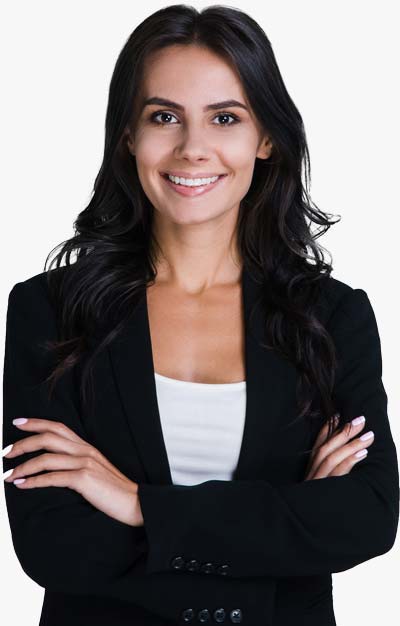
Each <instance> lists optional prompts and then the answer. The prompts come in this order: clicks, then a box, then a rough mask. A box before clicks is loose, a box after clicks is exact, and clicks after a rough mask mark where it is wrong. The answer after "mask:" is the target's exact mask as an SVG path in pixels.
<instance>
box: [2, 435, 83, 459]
mask: <svg viewBox="0 0 400 626" xmlns="http://www.w3.org/2000/svg"><path fill="white" fill-rule="evenodd" d="M90 448H91V446H90V445H89V444H85V443H79V442H78V443H76V442H75V441H72V440H71V439H66V438H64V437H62V436H61V435H60V434H58V433H56V432H51V431H45V432H44V433H40V434H38V435H31V436H30V437H24V439H20V440H19V441H17V442H15V443H14V445H13V447H12V450H10V452H9V453H8V454H7V455H6V456H5V458H7V459H12V458H14V457H17V456H20V455H21V454H27V453H28V452H34V451H35V450H50V451H51V452H64V453H67V454H72V455H78V456H79V455H80V456H84V455H86V456H91V453H90ZM92 456H94V455H92Z"/></svg>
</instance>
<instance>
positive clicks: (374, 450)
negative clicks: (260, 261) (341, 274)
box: [3, 270, 399, 626]
mask: <svg viewBox="0 0 400 626" xmlns="http://www.w3.org/2000/svg"><path fill="white" fill-rule="evenodd" d="M242 287H243V292H242V293H243V304H244V314H245V365H246V380H247V404H246V421H245V429H244V436H243V441H242V445H241V450H240V457H239V461H238V465H237V468H236V471H235V473H234V476H233V480H232V481H220V480H209V481H206V482H204V483H201V484H197V485H194V486H184V485H174V484H172V480H171V473H170V468H169V464H168V458H167V453H166V448H165V443H164V439H163V434H162V428H161V422H160V417H159V413H158V405H157V397H156V387H155V380H154V371H153V355H152V349H151V338H150V332H149V321H148V311H147V298H146V296H144V297H143V298H142V299H141V300H140V302H139V306H138V307H137V308H136V309H135V310H134V312H133V313H132V316H131V318H130V322H129V324H128V325H127V326H126V328H125V330H124V332H123V334H122V335H121V336H120V337H117V338H116V339H115V340H114V341H113V343H112V346H111V347H110V349H107V350H106V351H104V352H103V353H102V354H100V355H99V356H98V358H97V360H96V364H95V370H94V377H93V381H94V389H95V405H94V406H95V410H94V411H93V414H92V415H88V414H87V413H85V411H83V409H82V407H81V406H80V403H79V394H78V389H77V381H78V376H79V371H80V370H79V367H78V368H74V370H73V371H72V373H71V372H69V373H68V374H67V375H65V376H64V377H63V378H62V379H61V380H60V382H59V384H58V386H57V387H56V390H55V394H54V396H53V398H52V400H51V402H50V403H49V402H48V401H47V391H48V387H47V386H46V384H45V383H43V382H42V381H43V380H44V378H45V376H46V374H48V372H49V367H50V365H51V366H52V365H54V363H50V362H49V359H48V357H47V356H45V355H44V354H43V353H42V352H41V350H40V347H39V342H41V341H45V340H46V339H54V338H55V337H56V336H57V326H56V321H55V315H54V311H53V309H52V307H51V305H50V301H49V298H48V291H47V287H46V282H45V274H44V273H42V274H38V275H36V276H33V277H31V278H29V279H28V280H25V281H23V282H19V283H17V284H16V285H15V286H14V287H13V288H12V290H11V292H10V294H9V301H8V311H7V328H6V344H5V361H4V386H3V403H4V418H3V447H4V446H7V445H8V444H10V443H13V442H15V441H17V440H18V439H21V438H22V437H24V436H31V434H32V433H27V432H25V433H24V432H23V431H21V430H20V429H18V428H16V427H15V426H13V424H12V419H13V418H14V417H16V416H27V417H29V416H32V417H34V416H36V417H43V418H47V419H53V420H56V421H63V422H65V423H66V424H67V425H68V426H69V427H70V428H72V429H73V430H74V431H75V432H76V433H78V434H79V436H81V437H82V438H84V439H85V440H87V441H89V442H90V443H92V444H93V445H94V446H95V447H97V448H98V449H99V450H100V451H101V452H102V453H103V454H104V455H105V456H106V457H107V458H108V459H109V460H110V461H111V462H112V463H113V464H114V465H116V466H117V467H118V468H119V469H120V471H122V472H123V473H124V474H125V475H126V476H127V477H128V478H130V479H131V480H134V481H135V482H137V483H138V484H139V492H138V493H139V498H140V502H141V506H142V511H143V517H144V526H143V527H138V528H135V527H132V526H128V525H127V524H124V523H122V522H119V521H116V520H115V519H113V518H111V517H109V516H108V515H106V514H104V513H103V512H101V511H99V510H97V509H96V508H95V507H93V506H92V505H91V504H89V503H88V502H87V501H86V500H85V499H84V498H83V497H82V496H81V495H80V494H78V493H77V492H75V491H73V490H71V489H68V488H59V487H47V488H36V489H31V490H22V489H18V487H16V486H15V485H13V483H12V482H11V483H4V485H5V498H6V505H7V510H8V516H9V523H10V528H11V533H12V540H13V545H14V549H15V552H16V555H17V557H18V559H19V562H20V564H21V566H22V568H23V570H24V571H25V572H26V574H27V575H28V576H29V577H30V578H31V579H33V580H34V581H35V582H36V583H37V584H38V585H40V586H42V587H44V588H45V594H44V603H43V609H42V615H41V620H40V625H41V626H72V625H73V626H133V625H136V624H143V625H146V626H150V625H154V626H157V625H158V626H161V625H167V624H185V623H189V624H199V623H209V624H214V623H216V624H218V623H221V624H239V623H240V624H242V625H243V626H294V624H296V626H329V625H334V624H335V618H334V612H333V607H332V576H331V574H332V573H333V572H341V571H344V570H347V569H349V568H352V567H354V566H356V565H358V564H359V563H362V562H364V561H367V560H368V559H371V558H374V557H376V556H379V555H381V554H384V553H386V552H387V551H389V550H390V549H391V548H392V546H393V544H394V541H395V537H396V532H397V525H398V517H399V474H398V464H397V455H396V448H395V445H394V442H393V439H392V435H391V430H390V425H389V421H388V416H387V396H386V393H385V389H384V387H383V384H382V380H381V373H382V369H381V368H382V364H381V348H380V339H379V334H378V329H377V325H376V320H375V316H374V312H373V309H372V307H371V304H370V301H369V299H368V296H367V294H366V292H365V291H363V290H362V289H353V288H352V287H350V286H349V285H347V284H345V283H343V282H341V281H339V280H336V279H333V278H329V279H328V280H327V281H326V286H325V288H324V295H323V298H321V299H320V301H319V302H318V303H317V305H318V309H317V310H318V311H319V316H320V320H321V321H322V322H323V323H324V325H325V326H326V327H327V328H328V330H329V332H330V333H331V334H332V336H333V338H334V341H335V344H336V346H337V348H338V354H339V358H340V367H339V371H338V373H337V376H336V381H335V389H334V398H335V405H336V407H337V410H338V411H339V412H341V414H342V415H344V416H345V418H346V420H350V419H352V418H353V417H355V416H358V415H360V414H364V415H365V417H366V427H365V431H366V430H369V429H372V430H373V431H374V433H375V441H374V443H373V444H372V446H371V447H370V448H369V454H368V457H367V458H365V459H363V460H362V461H360V462H359V463H357V464H356V465H355V466H354V467H353V469H352V470H351V472H350V473H349V474H347V475H345V476H337V477H329V478H324V479H317V480H310V481H304V477H305V470H306V465H307V461H308V455H307V453H305V451H306V450H308V449H310V448H311V447H312V445H313V442H314V441H315V437H316V435H317V432H318V431H319V430H320V428H321V427H322V423H319V424H316V423H313V425H311V424H310V420H307V419H301V420H297V421H294V418H295V416H296V402H295V386H296V380H297V372H296V369H295V367H294V366H293V365H292V364H290V363H289V361H287V360H285V359H284V358H282V357H281V356H280V355H279V354H278V353H277V352H276V351H271V350H267V349H265V348H263V347H261V345H260V340H261V339H262V338H263V332H264V331H263V325H262V309H261V307H260V306H259V303H258V296H259V285H258V284H257V283H256V282H255V281H254V279H253V278H252V277H251V276H250V274H249V273H248V272H247V271H246V270H244V272H243V275H242ZM251 313H253V314H252V315H251ZM38 454H43V451H41V452H35V453H30V454H27V455H21V456H20V457H17V459H8V460H7V459H6V458H4V459H3V470H4V471H6V470H8V469H10V468H12V467H15V466H16V465H17V464H20V463H22V462H23V461H25V460H27V458H31V457H32V456H35V455H38ZM376 601H377V602H379V599H378V600H376Z"/></svg>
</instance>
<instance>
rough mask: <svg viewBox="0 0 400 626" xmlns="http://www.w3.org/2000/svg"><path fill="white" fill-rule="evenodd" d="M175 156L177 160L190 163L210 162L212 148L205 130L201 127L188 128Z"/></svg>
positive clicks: (180, 138)
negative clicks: (184, 160)
mask: <svg viewBox="0 0 400 626" xmlns="http://www.w3.org/2000/svg"><path fill="white" fill-rule="evenodd" d="M174 156H175V158H176V159H177V160H179V159H186V160H188V161H199V160H202V161H203V160H208V159H209V157H210V146H209V145H208V143H207V140H206V136H205V132H204V129H202V128H200V127H194V126H192V127H191V128H188V127H187V128H186V129H185V130H184V132H183V133H182V135H181V136H180V137H179V140H178V144H177V145H176V146H175V150H174Z"/></svg>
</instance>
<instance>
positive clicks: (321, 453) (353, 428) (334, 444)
mask: <svg viewBox="0 0 400 626" xmlns="http://www.w3.org/2000/svg"><path fill="white" fill-rule="evenodd" d="M360 417H363V416H360ZM357 420H359V418H355V419H354V420H352V421H351V422H347V423H346V424H345V425H344V427H343V429H342V430H339V431H338V432H337V433H336V434H335V435H333V436H332V437H331V438H330V439H328V440H327V441H326V442H324V443H322V444H321V445H319V446H317V445H314V448H313V452H312V454H311V455H310V456H311V461H312V463H313V464H315V466H316V468H317V467H318V466H319V465H320V464H321V463H322V462H323V461H324V459H325V458H326V457H327V456H328V455H329V454H331V453H332V452H333V451H334V450H337V449H338V448H340V447H342V446H343V445H344V444H346V443H347V442H348V441H349V440H350V439H351V438H352V437H355V436H356V435H358V434H359V433H360V432H361V431H362V429H363V428H364V426H365V419H364V420H362V421H361V422H359V423H357Z"/></svg>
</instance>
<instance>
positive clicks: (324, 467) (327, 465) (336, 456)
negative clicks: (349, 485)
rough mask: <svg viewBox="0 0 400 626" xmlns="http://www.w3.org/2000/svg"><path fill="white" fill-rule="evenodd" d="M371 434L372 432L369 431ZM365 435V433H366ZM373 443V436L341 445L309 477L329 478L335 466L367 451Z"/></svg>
mask: <svg viewBox="0 0 400 626" xmlns="http://www.w3.org/2000/svg"><path fill="white" fill-rule="evenodd" d="M370 432H372V431H370ZM366 434H367V433H366ZM373 442H374V434H373V433H372V436H371V437H370V438H369V439H367V440H362V439H360V438H357V439H355V440H353V441H351V442H350V443H347V444H345V445H343V446H342V447H341V448H339V449H338V450H335V451H334V452H331V454H328V456H327V457H326V458H325V459H324V460H323V461H322V463H321V464H320V465H319V467H318V468H317V470H316V471H315V472H314V474H313V475H312V476H311V478H323V477H326V476H329V475H330V473H331V472H332V471H333V470H334V468H335V467H336V466H338V465H339V464H340V463H342V462H343V461H345V460H346V459H349V458H351V457H352V455H354V454H356V453H357V452H359V451H361V450H363V449H367V448H368V447H369V446H371V445H372V443H373Z"/></svg>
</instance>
